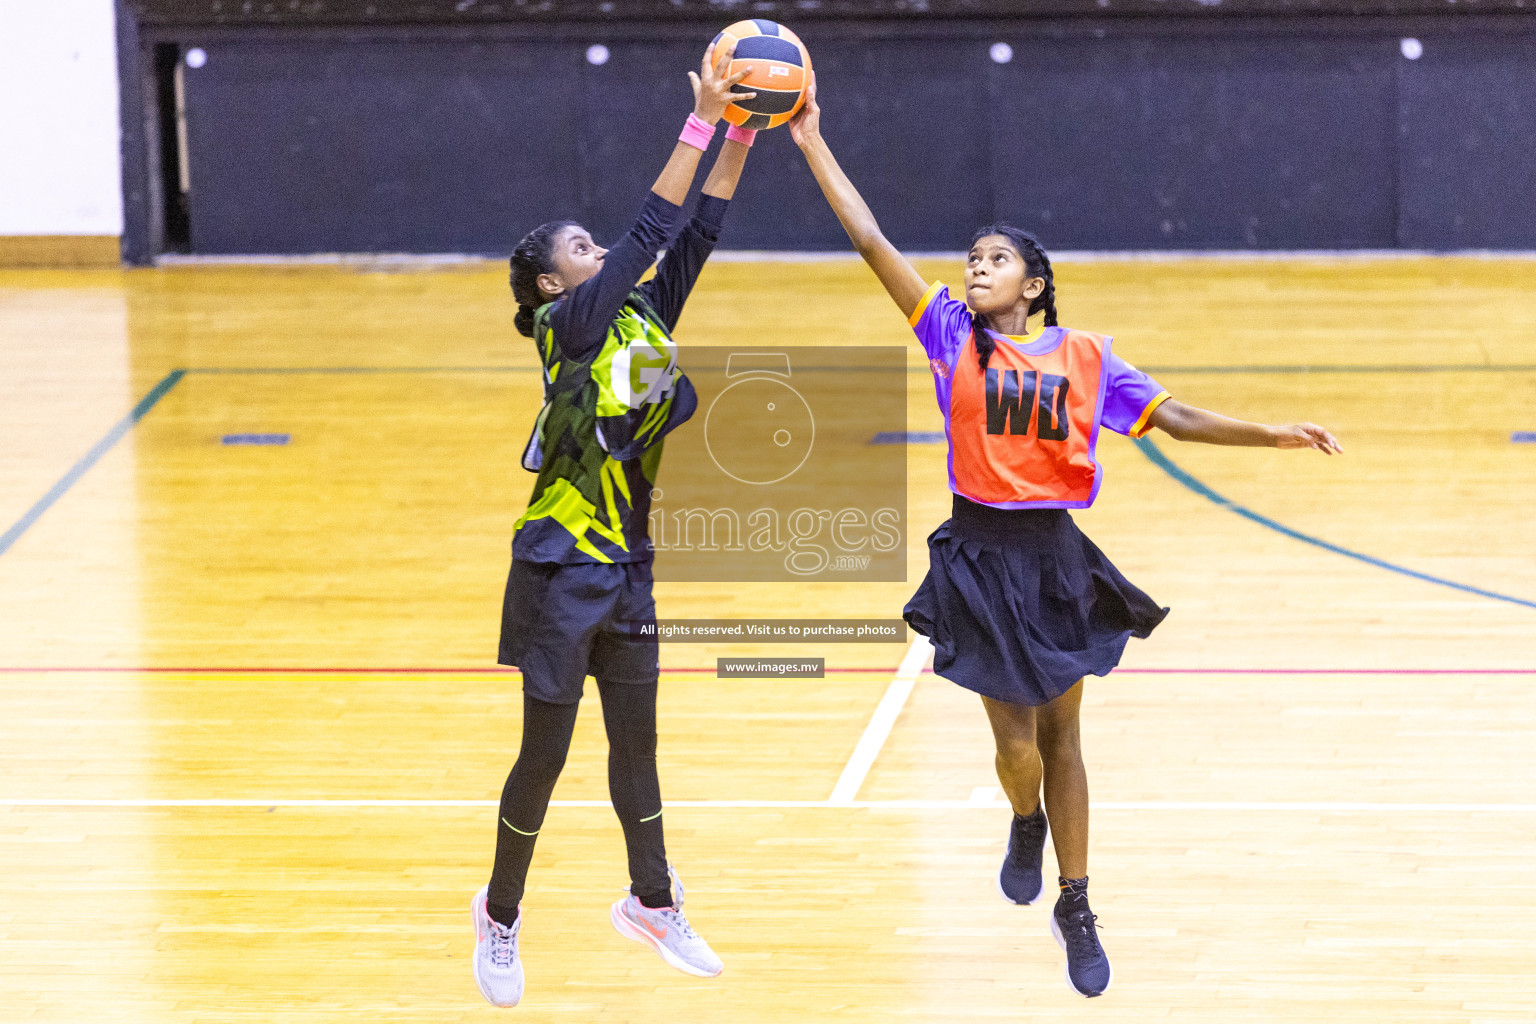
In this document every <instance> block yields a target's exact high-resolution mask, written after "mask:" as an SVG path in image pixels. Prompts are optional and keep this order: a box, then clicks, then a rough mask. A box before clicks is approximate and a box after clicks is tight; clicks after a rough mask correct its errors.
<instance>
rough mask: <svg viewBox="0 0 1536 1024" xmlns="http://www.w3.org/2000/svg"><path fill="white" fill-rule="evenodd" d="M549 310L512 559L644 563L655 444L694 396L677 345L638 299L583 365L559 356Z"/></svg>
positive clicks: (542, 315) (540, 327)
mask: <svg viewBox="0 0 1536 1024" xmlns="http://www.w3.org/2000/svg"><path fill="white" fill-rule="evenodd" d="M554 305H555V304H554V303H547V304H545V305H544V306H541V307H540V308H539V310H538V311H537V312H536V313H535V314H534V321H533V324H534V326H533V337H534V343H535V345H537V347H538V350H539V361H540V363H541V365H542V367H543V376H544V407H543V408H542V409H541V410H540V411H539V416H538V419H537V421H535V423H534V428H533V433H532V435H531V436H530V437H529V438H528V444H527V446H526V447H525V448H524V450H523V468H524V469H527V470H529V471H530V472H534V473H537V474H538V479H537V480H536V481H535V482H534V485H533V497H532V498H531V499H529V503H528V510H527V511H526V512H524V513H523V515H522V517H521V518H519V519H518V521H517V526H516V534H515V535H514V538H513V541H512V555H513V557H514V558H518V559H522V560H524V561H530V562H557V563H573V562H578V563H579V562H593V561H596V562H632V561H640V560H643V559H646V558H649V557H650V543H649V540H648V535H647V525H648V524H647V521H646V513H647V512H648V510H649V507H650V492H651V486H652V484H654V483H655V480H656V469H657V467H658V466H659V465H660V462H661V447H662V439H663V438H664V437H665V436H666V435H667V434H669V433H670V432H671V431H673V430H675V429H676V428H677V427H678V426H679V425H680V424H682V423H683V422H685V421H686V420H687V419H688V418H689V417H690V416H692V415H693V413H694V410H695V409H697V408H698V396H697V395H696V394H695V392H694V390H693V384H692V383H691V382H690V381H689V380H688V378H687V377H686V376H685V375H684V374H683V372H682V371H681V370H680V369H679V368H678V365H677V344H676V343H675V342H674V341H673V340H672V338H671V337H670V336H669V335H668V334H667V329H666V327H665V326H663V324H662V322H661V318H660V317H659V316H657V315H656V312H655V311H654V310H653V309H651V307H650V306H649V305H648V304H647V303H646V301H645V299H644V298H642V297H641V295H640V293H639V292H631V293H630V295H629V298H628V299H627V300H625V303H624V307H623V308H622V309H621V310H620V311H619V314H618V316H616V317H614V320H613V324H612V325H611V326H610V327H609V328H608V335H607V337H606V338H604V340H603V345H602V347H601V348H600V349H599V350H598V353H597V355H596V357H594V358H593V359H592V361H591V362H587V363H578V362H575V361H573V360H571V359H568V358H566V357H565V355H564V353H563V352H562V351H561V349H560V343H559V339H558V338H556V337H555V334H554V331H553V330H552V329H551V327H550V323H549V319H550V317H549V314H550V312H551V311H552V310H553V309H554Z"/></svg>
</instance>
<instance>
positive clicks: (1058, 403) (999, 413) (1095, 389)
mask: <svg viewBox="0 0 1536 1024" xmlns="http://www.w3.org/2000/svg"><path fill="white" fill-rule="evenodd" d="M1108 354H1109V339H1108V338H1106V337H1104V336H1103V335H1100V334H1090V333H1088V332H1087V331H1064V332H1063V334H1062V339H1061V343H1060V344H1059V345H1057V346H1056V348H1055V349H1053V350H1052V351H1050V352H1047V353H1045V354H1044V355H1025V354H1024V353H1022V352H1020V351H1019V349H1018V347H1017V346H1015V345H1014V344H1013V343H1012V342H1010V341H1007V340H1004V339H1001V338H999V339H998V341H997V348H996V349H994V350H993V352H992V358H991V359H989V360H988V361H987V369H986V370H985V371H983V370H982V369H981V368H980V367H979V366H977V365H976V339H975V336H974V335H973V336H972V337H971V338H970V339H969V340H968V341H966V343H965V348H964V350H963V351H962V352H961V353H960V358H959V359H957V360H956V362H955V366H954V370H953V373H954V380H953V382H952V385H951V390H950V399H949V460H950V464H949V470H950V479H951V481H952V482H953V484H954V489H955V490H956V491H957V492H958V493H959V494H961V495H963V496H964V497H967V498H970V499H971V500H972V501H979V502H983V503H985V504H988V505H997V506H1001V507H1004V508H1087V507H1088V506H1089V505H1091V504H1093V499H1094V497H1095V496H1096V495H1097V494H1098V490H1099V480H1100V477H1101V476H1102V473H1101V472H1100V470H1099V464H1098V462H1096V461H1095V459H1094V448H1095V444H1096V442H1097V440H1098V434H1099V417H1100V415H1101V414H1102V411H1103V406H1104V360H1105V357H1106V356H1107V355H1108Z"/></svg>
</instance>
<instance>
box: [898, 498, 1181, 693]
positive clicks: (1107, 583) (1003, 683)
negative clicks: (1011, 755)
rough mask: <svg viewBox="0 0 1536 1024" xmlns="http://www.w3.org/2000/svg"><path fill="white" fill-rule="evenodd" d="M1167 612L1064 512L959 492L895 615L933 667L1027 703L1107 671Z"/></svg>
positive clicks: (961, 681) (984, 690)
mask: <svg viewBox="0 0 1536 1024" xmlns="http://www.w3.org/2000/svg"><path fill="white" fill-rule="evenodd" d="M1167 614H1168V609H1167V608H1160V607H1158V604H1157V602H1156V601H1154V600H1152V599H1151V598H1150V597H1148V596H1147V595H1146V594H1144V593H1142V592H1141V590H1139V589H1138V588H1137V587H1136V586H1135V584H1133V583H1131V581H1130V580H1128V579H1126V578H1125V577H1124V576H1122V575H1120V570H1118V569H1116V568H1115V567H1114V564H1113V563H1111V562H1110V560H1109V559H1108V558H1106V557H1104V552H1102V551H1100V550H1099V549H1098V548H1097V547H1096V546H1095V545H1094V543H1093V541H1091V540H1089V539H1088V538H1087V537H1086V536H1084V535H1083V532H1082V531H1081V530H1079V529H1078V528H1077V524H1076V523H1074V522H1073V521H1072V517H1071V516H1070V515H1068V514H1067V512H1066V511H1065V510H1064V509H1024V510H1009V509H995V508H990V507H988V506H986V505H978V504H976V503H974V502H971V501H967V500H966V499H964V498H962V497H960V496H959V495H955V505H954V514H953V517H952V518H951V519H949V521H947V522H945V523H944V524H943V525H941V526H940V527H939V528H938V529H937V530H934V531H933V533H932V534H931V535H930V536H929V537H928V575H927V576H926V577H924V579H923V583H922V586H920V587H918V588H917V593H916V594H913V595H912V600H910V601H908V602H907V606H906V607H905V608H904V609H902V617H903V618H904V619H906V620H907V624H908V625H910V626H911V627H912V628H913V629H914V630H916V631H917V632H919V633H922V634H923V635H924V636H926V637H928V638H929V639H930V640H932V641H933V648H934V654H933V670H934V672H936V673H937V674H939V675H941V676H943V677H944V678H945V679H948V680H950V681H951V682H954V683H958V684H959V685H961V686H963V687H965V688H966V689H967V690H974V691H975V692H976V693H979V694H981V695H983V696H985V697H991V698H993V699H994V700H1004V701H1008V702H1010V703H1013V704H1028V705H1031V706H1035V705H1040V704H1044V703H1046V702H1047V701H1051V700H1054V699H1056V698H1057V697H1059V696H1061V695H1062V694H1063V693H1065V692H1066V691H1067V690H1069V689H1071V687H1072V685H1073V684H1074V683H1076V682H1077V681H1078V680H1079V679H1081V678H1083V677H1084V676H1088V675H1095V676H1102V675H1107V674H1108V673H1109V671H1110V670H1111V669H1113V668H1114V667H1115V666H1116V665H1118V664H1119V663H1120V655H1121V654H1122V653H1123V652H1124V650H1125V644H1126V641H1127V640H1129V639H1130V638H1131V637H1133V636H1134V637H1140V638H1142V639H1145V638H1146V637H1147V635H1148V634H1150V633H1151V632H1152V630H1153V629H1154V628H1155V627H1156V626H1157V624H1158V623H1159V622H1162V621H1163V619H1164V617H1165V616H1167Z"/></svg>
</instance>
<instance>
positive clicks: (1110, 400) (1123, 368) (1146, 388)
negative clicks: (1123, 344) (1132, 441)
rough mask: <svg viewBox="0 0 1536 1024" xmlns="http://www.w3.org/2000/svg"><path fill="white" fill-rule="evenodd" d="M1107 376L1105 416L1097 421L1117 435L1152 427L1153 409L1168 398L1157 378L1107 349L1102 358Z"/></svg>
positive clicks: (1147, 429)
mask: <svg viewBox="0 0 1536 1024" xmlns="http://www.w3.org/2000/svg"><path fill="white" fill-rule="evenodd" d="M1104 373H1105V374H1106V376H1107V377H1108V378H1109V379H1108V380H1107V381H1106V382H1105V388H1104V415H1103V418H1102V419H1101V420H1100V422H1101V423H1102V424H1103V425H1104V426H1106V427H1108V428H1109V429H1110V430H1113V431H1114V432H1115V433H1117V434H1125V435H1127V436H1129V437H1140V436H1142V435H1143V434H1145V433H1146V432H1147V431H1149V430H1151V429H1152V424H1151V422H1150V421H1151V419H1152V411H1153V410H1154V409H1156V408H1157V407H1158V406H1160V405H1162V404H1163V403H1164V402H1166V401H1167V400H1168V392H1166V391H1164V390H1163V386H1162V385H1161V384H1159V383H1158V382H1157V381H1155V380H1153V379H1152V378H1151V377H1148V376H1147V375H1146V374H1144V373H1142V372H1141V371H1140V370H1138V369H1136V367H1134V366H1132V365H1131V364H1130V363H1128V362H1126V361H1125V360H1124V359H1121V358H1120V357H1119V356H1117V355H1115V353H1114V352H1113V351H1110V353H1109V355H1108V358H1107V359H1105V360H1104Z"/></svg>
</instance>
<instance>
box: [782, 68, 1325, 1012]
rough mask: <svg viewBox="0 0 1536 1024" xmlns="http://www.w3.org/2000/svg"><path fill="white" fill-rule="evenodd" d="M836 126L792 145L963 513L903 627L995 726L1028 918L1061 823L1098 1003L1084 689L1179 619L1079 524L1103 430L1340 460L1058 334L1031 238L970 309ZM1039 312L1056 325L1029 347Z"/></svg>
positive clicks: (992, 237) (811, 113) (1075, 972)
mask: <svg viewBox="0 0 1536 1024" xmlns="http://www.w3.org/2000/svg"><path fill="white" fill-rule="evenodd" d="M820 119H821V111H820V108H819V107H818V106H817V103H816V92H815V83H814V81H813V82H812V85H811V89H810V93H809V95H808V96H807V99H806V103H805V107H804V109H803V110H802V111H801V112H800V114H799V115H797V116H796V118H795V120H793V121H791V122H790V130H791V133H792V134H793V135H794V138H795V142H796V143H797V144H798V145H799V146H800V148H801V150H802V152H804V154H805V157H806V161H807V162H808V163H809V164H810V168H811V172H812V173H813V174H814V175H815V176H816V181H817V183H818V184H820V186H821V190H822V192H823V193H824V194H825V195H826V197H827V200H828V202H830V203H831V205H832V209H833V210H834V211H835V212H836V213H837V216H838V219H839V220H840V221H842V224H843V227H844V228H845V229H846V230H847V232H848V237H849V238H850V239H851V240H852V242H853V244H854V247H855V248H857V249H858V250H859V254H860V255H862V256H863V257H864V260H865V261H866V262H867V263H868V264H869V265H870V268H871V269H873V270H874V272H875V275H876V276H877V277H879V279H880V283H881V284H883V285H884V286H885V290H886V291H887V292H889V293H890V296H891V298H892V299H893V300H895V302H896V305H897V306H898V307H900V309H901V311H902V313H903V314H904V315H906V316H907V317H908V322H909V323H910V324H911V325H912V328H913V329H914V330H915V331H916V332H917V337H918V340H919V342H920V343H921V344H922V346H923V350H924V352H925V353H926V354H927V356H928V362H929V366H930V367H931V368H932V370H933V380H934V388H935V391H936V393H937V397H938V402H939V409H940V410H941V411H942V412H943V414H944V421H945V422H944V428H945V433H946V436H947V437H948V439H949V487H950V490H951V491H953V492H954V511H953V515H952V516H951V518H950V519H949V520H948V521H947V522H945V523H944V524H943V525H941V526H940V527H939V528H938V529H937V530H935V531H934V532H933V534H932V536H930V537H929V538H928V551H929V569H928V575H927V576H926V577H925V578H924V580H923V583H922V586H920V587H919V588H918V591H917V593H916V594H914V595H913V597H912V600H911V601H910V602H908V604H907V606H906V608H905V609H904V611H903V615H904V617H905V618H906V620H907V622H908V623H909V624H910V625H911V626H912V628H913V629H915V630H916V631H917V632H919V633H922V634H924V635H925V636H928V637H930V638H931V639H932V641H933V647H934V656H933V667H934V671H935V672H936V673H938V674H939V675H941V676H944V677H945V678H947V679H950V680H952V681H953V682H955V683H958V684H959V685H960V686H963V687H965V688H966V689H968V690H972V691H974V692H976V693H978V694H980V695H981V701H982V705H983V706H984V707H985V708H986V712H987V717H988V719H989V720H990V722H991V725H992V733H993V736H994V738H995V739H996V742H997V776H998V780H999V781H1000V782H1001V783H1002V785H1003V789H1004V791H1005V792H1006V793H1007V794H1008V799H1009V802H1010V803H1012V805H1013V811H1014V817H1013V823H1012V825H1011V828H1010V832H1009V839H1008V852H1007V854H1006V855H1005V856H1004V859H1003V865H1002V869H1001V871H1000V872H999V874H998V888H999V889H1000V890H1001V891H1002V893H1003V896H1004V897H1005V898H1006V899H1008V900H1010V901H1011V902H1014V903H1032V902H1034V901H1035V900H1037V899H1038V898H1039V897H1040V895H1041V893H1042V891H1043V880H1042V878H1041V860H1042V854H1043V852H1044V847H1045V838H1046V834H1047V818H1049V832H1050V834H1051V836H1052V837H1053V839H1054V842H1055V848H1056V861H1057V864H1058V865H1059V867H1060V871H1061V878H1060V879H1059V897H1058V899H1057V901H1056V906H1055V908H1054V910H1053V912H1052V914H1051V933H1052V935H1054V936H1055V938H1056V941H1057V942H1058V943H1059V944H1060V945H1061V947H1062V949H1063V950H1065V951H1066V957H1067V981H1068V983H1069V984H1070V985H1071V986H1072V988H1073V989H1075V990H1076V991H1077V992H1079V993H1081V994H1082V995H1085V996H1096V995H1098V994H1099V993H1101V992H1103V991H1104V990H1105V989H1106V988H1108V987H1109V983H1110V979H1111V976H1112V972H1111V970H1110V965H1109V957H1108V956H1107V955H1106V954H1105V952H1104V949H1103V946H1102V945H1101V944H1100V942H1099V939H1098V935H1097V932H1096V928H1095V924H1094V922H1095V920H1096V918H1095V916H1094V914H1093V912H1092V910H1091V909H1090V908H1089V906H1088V777H1087V773H1086V771H1085V770H1084V768H1083V757H1082V750H1081V747H1080V745H1079V741H1078V708H1079V707H1080V705H1081V703H1082V696H1083V678H1084V677H1085V676H1088V675H1098V676H1102V675H1106V674H1107V673H1109V671H1110V670H1111V669H1113V668H1114V667H1115V665H1117V664H1118V663H1119V661H1120V655H1121V653H1122V652H1123V651H1124V649H1125V645H1126V642H1127V641H1128V640H1129V638H1130V637H1132V636H1136V637H1146V636H1147V635H1148V634H1149V633H1150V632H1151V631H1152V629H1153V628H1154V627H1155V626H1156V625H1157V624H1158V623H1159V622H1161V621H1162V620H1163V617H1164V616H1165V615H1167V613H1168V610H1167V609H1166V608H1160V607H1159V606H1158V605H1157V603H1156V602H1155V601H1153V600H1152V599H1151V598H1150V597H1148V596H1147V595H1146V594H1144V593H1142V592H1141V591H1140V590H1139V589H1137V588H1136V586H1135V585H1133V584H1132V583H1131V582H1130V581H1129V580H1127V579H1126V578H1125V577H1124V576H1122V575H1121V574H1120V572H1119V570H1117V569H1116V568H1115V567H1114V565H1113V564H1111V563H1110V561H1109V559H1108V558H1106V557H1105V556H1104V554H1103V552H1101V551H1100V550H1099V549H1098V548H1097V547H1096V546H1095V545H1094V544H1093V542H1092V541H1090V540H1089V539H1088V538H1087V537H1085V536H1083V534H1082V533H1081V532H1080V531H1079V530H1078V529H1077V526H1076V525H1075V524H1074V523H1073V522H1072V518H1071V514H1070V512H1069V511H1068V510H1069V509H1074V508H1087V507H1088V506H1089V505H1091V504H1093V500H1094V498H1095V497H1096V496H1097V495H1098V491H1099V484H1100V481H1101V480H1102V478H1103V472H1102V470H1101V469H1100V467H1099V464H1098V461H1097V459H1096V458H1095V447H1096V444H1097V440H1098V434H1099V428H1100V427H1108V428H1109V429H1111V430H1113V431H1115V432H1117V433H1120V434H1127V435H1130V436H1132V437H1140V436H1141V435H1142V434H1145V433H1146V432H1147V431H1149V430H1151V429H1152V428H1153V427H1156V428H1158V429H1160V430H1163V431H1165V432H1167V433H1168V434H1169V435H1170V436H1172V437H1174V438H1177V439H1179V440H1181V441H1203V442H1206V443H1208V444H1225V445H1249V446H1253V447H1269V448H1315V449H1317V450H1318V451H1321V452H1323V453H1325V454H1335V453H1337V452H1339V451H1341V449H1340V447H1339V443H1338V442H1337V441H1336V440H1334V438H1333V436H1332V435H1331V434H1329V433H1328V432H1327V431H1326V430H1323V429H1322V428H1321V427H1318V426H1314V425H1313V424H1310V423H1298V424H1293V425H1291V426H1284V427H1271V426H1264V425H1261V424H1258V423H1245V422H1242V421H1240V420H1233V419H1228V418H1227V417H1225V416H1219V415H1217V414H1215V413H1211V412H1206V411H1205V410H1203V409H1196V408H1193V407H1191V406H1187V405H1182V404H1180V403H1179V402H1176V401H1174V400H1172V399H1171V398H1170V397H1169V395H1168V392H1166V391H1164V390H1163V389H1162V388H1161V387H1159V386H1158V385H1157V383H1156V382H1155V381H1153V380H1152V378H1150V377H1148V376H1147V375H1146V374H1144V373H1142V372H1141V371H1139V370H1137V369H1136V368H1135V367H1133V366H1131V365H1130V364H1129V363H1126V362H1125V361H1124V360H1122V359H1120V358H1119V357H1118V356H1116V355H1115V354H1114V352H1113V351H1112V342H1111V339H1110V338H1108V337H1106V336H1104V335H1100V334H1092V333H1089V332H1087V331H1077V330H1068V329H1065V328H1062V327H1060V326H1058V324H1057V322H1056V297H1055V286H1054V282H1053V277H1052V273H1051V264H1050V260H1049V259H1048V258H1047V257H1046V254H1045V252H1044V251H1043V250H1042V249H1041V248H1040V245H1039V243H1038V242H1036V241H1035V239H1034V238H1033V237H1031V236H1030V235H1028V234H1026V233H1025V232H1022V231H1020V230H1018V229H1017V228H1012V227H1009V226H1007V225H1002V224H998V225H992V226H990V227H985V228H982V229H981V230H980V231H978V232H976V234H975V236H974V237H973V238H972V241H971V248H970V252H969V253H968V255H967V257H966V266H965V301H964V302H960V301H959V300H956V299H953V298H951V297H950V296H949V294H948V292H947V291H946V290H945V289H944V288H943V286H941V285H938V284H934V285H932V286H930V285H929V284H928V283H927V282H926V281H924V280H923V278H922V277H921V276H920V275H919V274H918V272H917V271H916V269H914V268H913V266H912V265H911V264H910V263H908V262H907V260H906V259H905V258H904V257H903V256H902V255H901V254H900V253H899V252H897V250H896V248H895V247H894V246H893V245H891V243H890V242H888V241H887V240H886V239H885V237H884V236H883V235H882V234H881V232H880V226H879V225H878V224H877V223H876V222H875V218H874V216H873V215H872V214H871V213H870V211H869V207H868V206H866V205H865V203H864V200H863V199H862V198H861V197H860V196H859V193H858V191H857V190H856V189H855V188H854V186H853V183H852V182H850V181H849V180H848V177H847V175H845V174H844V173H843V171H842V169H841V168H839V167H838V165H837V161H836V160H835V159H834V158H833V156H832V153H831V151H830V150H829V149H828V148H827V145H826V143H825V142H824V141H823V140H822V138H821V132H820ZM1039 312H1043V313H1044V314H1045V317H1044V321H1045V325H1044V326H1043V327H1041V328H1040V329H1039V330H1037V331H1035V332H1034V333H1027V325H1028V321H1029V317H1030V315H1031V314H1034V313H1039ZM1042 786H1043V788H1044V794H1045V798H1044V801H1043V802H1042V800H1041V790H1042Z"/></svg>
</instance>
